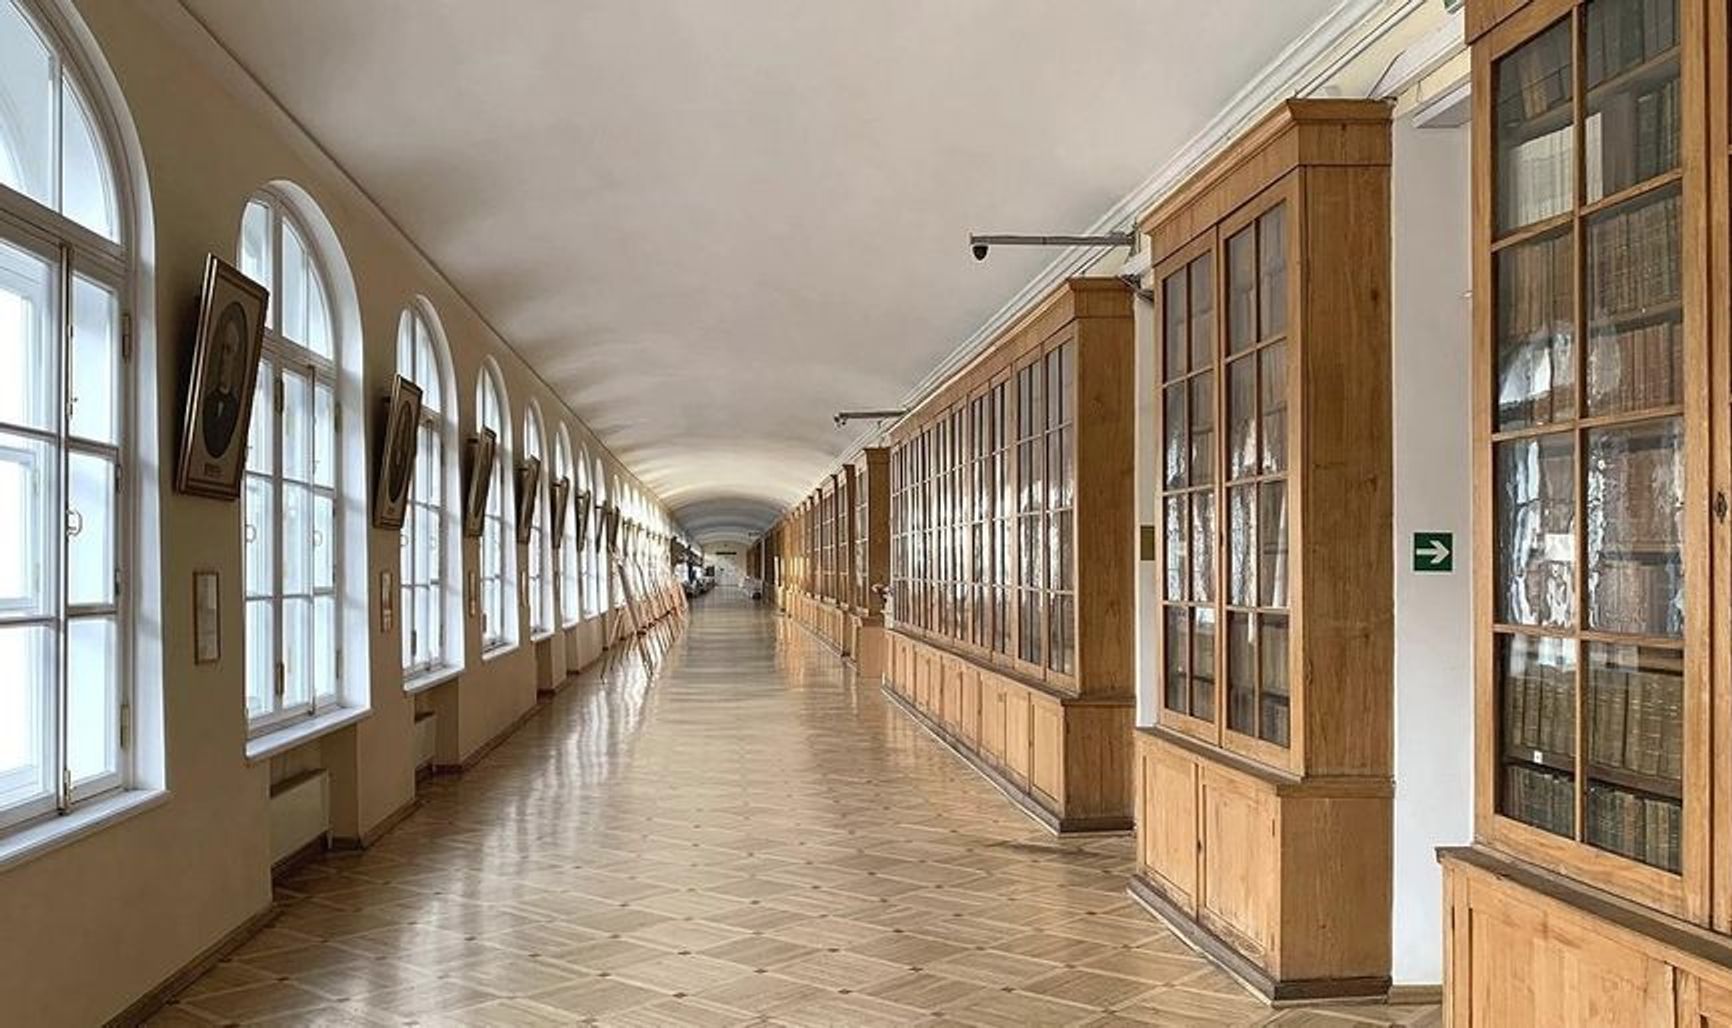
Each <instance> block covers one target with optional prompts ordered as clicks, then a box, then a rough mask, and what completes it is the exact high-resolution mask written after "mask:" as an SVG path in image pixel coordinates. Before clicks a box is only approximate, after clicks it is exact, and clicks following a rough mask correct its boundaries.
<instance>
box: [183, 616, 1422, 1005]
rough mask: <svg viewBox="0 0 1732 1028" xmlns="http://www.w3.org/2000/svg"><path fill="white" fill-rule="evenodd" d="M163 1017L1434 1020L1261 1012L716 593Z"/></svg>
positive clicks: (310, 871)
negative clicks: (675, 630)
mask: <svg viewBox="0 0 1732 1028" xmlns="http://www.w3.org/2000/svg"><path fill="white" fill-rule="evenodd" d="M619 652H622V653H623V654H624V655H622V656H617V657H615V658H613V659H612V660H611V661H609V662H606V663H604V665H603V666H602V667H601V668H599V669H598V670H596V671H594V672H591V673H588V674H586V675H585V676H583V677H582V678H581V679H579V680H578V681H577V682H575V683H574V684H573V685H571V686H570V687H568V688H567V689H566V690H564V691H563V692H562V693H560V694H559V695H558V696H557V697H555V698H554V699H553V700H552V701H551V702H549V703H547V704H545V705H544V706H543V707H542V708H541V709H540V710H538V711H537V712H536V714H535V715H534V716H533V718H532V719H531V720H530V721H529V722H528V723H526V724H525V725H524V727H522V728H521V729H519V730H518V731H517V732H516V733H515V734H514V735H513V736H511V737H510V738H509V739H507V740H506V741H505V743H504V744H503V745H501V746H500V747H499V748H498V749H496V750H495V751H494V752H493V753H492V754H490V755H489V756H488V757H487V758H486V759H485V760H483V761H482V762H481V763H480V764H479V765H478V766H477V767H475V768H474V769H473V770H471V771H469V772H468V773H466V774H464V775H462V776H460V777H449V778H435V779H433V780H431V781H430V782H428V783H427V784H426V785H425V786H424V788H423V797H424V800H425V802H424V803H423V804H422V806H421V807H420V808H419V810H417V812H416V813H415V814H414V815H413V816H412V817H410V818H409V819H408V820H407V821H405V822H404V823H403V824H402V825H400V826H399V827H398V828H396V829H395V830H394V831H393V832H391V833H390V834H389V835H388V836H387V837H386V838H385V839H383V840H382V841H381V842H379V843H378V844H377V845H376V846H374V847H373V848H372V849H370V850H368V851H366V852H364V853H359V854H331V855H329V856H326V857H324V858H322V859H320V860H318V861H317V862H315V863H313V864H311V865H310V866H307V867H305V868H303V869H301V870H299V871H298V872H296V873H295V874H293V875H292V876H291V877H289V878H287V879H286V880H285V881H283V882H282V883H281V884H280V887H279V890H278V893H279V895H278V899H279V902H280V914H279V916H277V917H276V919H275V920H274V922H273V923H272V924H271V925H270V926H269V927H268V928H266V929H265V930H264V931H263V932H262V933H261V934H259V935H258V936H256V937H254V938H253V939H252V940H250V941H249V942H247V943H246V944H245V945H243V946H242V947H241V948H240V949H239V950H238V951H236V952H235V953H234V954H233V955H232V956H231V957H230V958H229V959H227V960H225V961H224V962H222V963H221V964H219V965H218V966H217V967H215V968H214V969H213V970H211V971H210V972H209V973H207V974H206V975H205V976H204V977H203V978H202V979H200V980H199V981H198V982H196V983H195V984H194V985H192V986H191V987H190V988H188V989H186V990H185V991H184V992H183V993H182V994H180V995H179V996H178V997H177V999H176V1001H175V1002H174V1003H173V1004H172V1005H170V1006H169V1007H167V1008H166V1009H164V1010H163V1011H162V1012H161V1014H159V1015H158V1017H157V1018H156V1019H155V1020H154V1021H153V1022H152V1023H154V1024H158V1025H165V1026H167V1025H203V1024H231V1023H244V1024H285V1025H287V1024H297V1025H299V1024H338V1025H371V1024H381V1025H387V1024H404V1023H416V1024H426V1025H447V1024H452V1025H556V1024H573V1023H578V1022H586V1021H593V1022H595V1023H601V1024H609V1025H733V1024H748V1023H769V1024H789V1025H893V1024H915V1023H919V1024H941V1023H949V1024H968V1025H979V1026H990V1025H1071V1024H1095V1025H1111V1024H1124V1025H1130V1024H1165V1025H1213V1024H1235V1025H1237V1024H1264V1023H1275V1024H1283V1025H1301V1024H1303V1025H1351V1024H1367V1023H1370V1024H1388V1023H1399V1024H1432V1023H1435V1022H1436V1012H1435V1010H1434V1009H1430V1008H1393V1007H1381V1006H1367V1007H1357V1008H1344V1009H1343V1010H1341V1011H1340V1012H1338V1013H1337V1012H1322V1011H1317V1010H1308V1011H1290V1012H1286V1013H1279V1012H1273V1013H1272V1012H1271V1011H1269V1010H1268V1009H1267V1008H1265V1007H1263V1006H1261V1005H1260V1004H1259V1003H1257V1002H1256V1001H1254V1000H1253V999H1251V998H1250V997H1249V996H1247V995H1246V994H1245V993H1244V992H1243V991H1242V990H1241V989H1240V988H1239V987H1238V986H1237V985H1236V984H1235V983H1234V982H1233V981H1232V980H1231V979H1229V978H1228V977H1227V976H1226V975H1224V974H1223V973H1222V972H1220V971H1218V970H1216V969H1214V968H1213V967H1212V966H1211V965H1209V964H1208V963H1206V962H1205V961H1204V960H1203V959H1201V958H1200V957H1198V956H1197V955H1195V954H1193V953H1192V952H1191V951H1189V950H1188V949H1186V947H1185V946H1184V945H1183V944H1182V943H1181V942H1179V941H1178V939H1177V938H1176V937H1174V936H1173V935H1172V934H1171V933H1169V932H1168V931H1166V930H1165V929H1164V928H1163V927H1162V926H1161V925H1160V924H1159V923H1158V922H1156V921H1154V920H1152V919H1151V918H1150V917H1149V916H1147V915H1146V914H1145V913H1143V912H1142V911H1141V910H1140V909H1139V908H1137V907H1136V906H1135V905H1134V904H1133V903H1132V902H1131V901H1130V900H1129V899H1128V898H1127V896H1126V893H1125V882H1126V876H1127V874H1128V872H1129V866H1130V860H1131V842H1130V840H1129V838H1127V837H1122V836H1120V837H1096V838H1082V839H1075V840H1066V841H1062V842H1060V841H1055V840H1054V839H1053V838H1052V837H1051V836H1050V835H1048V834H1047V833H1046V832H1045V831H1043V830H1042V829H1040V828H1039V827H1037V826H1036V825H1035V824H1034V823H1033V822H1031V821H1029V820H1028V819H1026V818H1025V817H1024V816H1023V815H1022V814H1020V813H1018V812H1017V810H1016V808H1015V807H1013V805H1012V804H1011V803H1009V802H1008V801H1006V800H1005V799H1004V798H1003V797H1002V796H1000V795H999V794H998V793H997V792H996V791H995V790H994V789H993V788H992V787H991V786H990V785H989V784H988V783H986V782H985V781H984V780H982V779H981V778H979V777H978V776H977V775H976V774H974V773H973V772H972V771H971V770H969V769H968V768H967V767H965V766H964V765H963V764H962V763H961V762H959V761H958V760H957V759H955V758H954V757H953V756H952V755H951V754H950V753H949V752H948V751H947V750H946V749H945V748H944V747H942V746H941V745H940V744H939V743H937V742H936V741H935V740H933V739H932V738H931V737H929V736H928V735H926V734H925V733H924V732H923V731H922V730H921V729H919V728H918V727H917V726H916V725H915V724H914V723H913V722H912V721H911V720H910V719H909V718H908V717H907V716H906V715H904V714H902V713H900V712H899V711H897V710H895V709H894V708H893V707H892V706H891V705H890V704H889V703H887V702H886V701H885V700H884V699H883V697H882V696H881V694H880V692H879V690H878V687H877V685H876V684H875V683H867V682H865V681H861V680H857V679H856V677H855V676H854V674H853V673H852V671H850V670H848V669H847V668H846V667H845V666H844V664H843V663H842V662H841V661H840V660H838V659H837V658H836V657H835V656H834V655H833V654H832V653H831V652H830V651H828V650H827V649H825V648H824V647H823V646H822V645H821V644H819V643H818V642H817V641H815V640H814V639H813V638H812V637H811V636H809V635H807V634H806V633H805V632H804V631H803V630H801V629H799V628H797V627H795V626H793V625H792V624H791V623H790V622H788V621H787V620H786V619H784V618H778V617H776V616H775V615H774V613H773V611H772V610H771V609H770V608H767V607H765V606H763V605H758V604H753V603H751V602H750V601H748V600H745V599H743V598H740V597H739V594H737V593H733V592H732V591H729V590H724V591H722V592H720V593H717V594H715V595H712V596H710V597H708V598H705V599H703V600H701V601H699V602H698V603H697V605H696V608H695V610H694V612H693V614H692V617H691V620H690V624H689V627H688V629H687V632H686V634H685V636H684V637H683V638H681V639H679V640H677V641H676V642H675V643H673V644H672V645H671V646H670V647H668V648H667V651H666V652H665V654H662V655H661V656H660V657H659V658H658V659H657V661H656V665H655V666H654V673H653V674H651V673H649V671H648V670H647V668H648V665H646V660H647V659H649V655H647V654H639V653H633V652H631V651H627V650H623V648H622V650H621V651H619Z"/></svg>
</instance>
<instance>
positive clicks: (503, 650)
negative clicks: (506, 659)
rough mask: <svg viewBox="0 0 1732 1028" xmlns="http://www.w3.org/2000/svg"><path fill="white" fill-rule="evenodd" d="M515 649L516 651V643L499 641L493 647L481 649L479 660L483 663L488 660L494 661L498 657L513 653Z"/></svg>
mask: <svg viewBox="0 0 1732 1028" xmlns="http://www.w3.org/2000/svg"><path fill="white" fill-rule="evenodd" d="M516 651H517V644H516V643H514V642H511V643H500V644H499V645H497V646H495V647H493V648H492V649H490V650H482V651H481V662H482V663H484V664H485V663H488V662H490V661H495V660H498V659H499V658H500V657H503V656H505V655H506V654H508V653H515V652H516Z"/></svg>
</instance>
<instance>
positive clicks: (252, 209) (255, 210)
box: [240, 200, 277, 318]
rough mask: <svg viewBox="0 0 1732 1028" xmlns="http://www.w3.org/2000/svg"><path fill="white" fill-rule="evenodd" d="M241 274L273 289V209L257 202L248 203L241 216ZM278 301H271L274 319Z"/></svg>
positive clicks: (273, 299)
mask: <svg viewBox="0 0 1732 1028" xmlns="http://www.w3.org/2000/svg"><path fill="white" fill-rule="evenodd" d="M240 258H241V269H240V270H241V274H243V275H245V276H246V277H248V278H250V279H252V280H253V281H254V282H257V283H258V284H259V285H262V286H264V287H265V288H266V289H271V288H272V286H273V283H272V282H271V267H272V254H271V209H270V208H269V207H266V206H265V205H264V204H262V203H260V202H259V201H257V200H252V201H249V202H248V203H247V209H246V212H245V213H243V214H242V215H241V252H240ZM276 305H277V304H276V300H275V298H274V297H273V298H272V300H271V307H272V308H273V310H272V314H271V316H272V318H275V316H276V314H275V310H274V308H275V307H276Z"/></svg>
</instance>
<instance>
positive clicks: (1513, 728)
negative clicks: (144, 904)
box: [1503, 664, 1576, 756]
mask: <svg viewBox="0 0 1732 1028" xmlns="http://www.w3.org/2000/svg"><path fill="white" fill-rule="evenodd" d="M1575 690H1576V675H1575V672H1574V671H1573V670H1570V669H1567V668H1562V667H1558V666H1556V665H1549V664H1530V665H1529V666H1528V667H1527V668H1525V669H1524V670H1523V671H1521V672H1520V673H1517V674H1512V675H1510V676H1508V677H1506V678H1505V679H1504V683H1503V731H1504V745H1505V747H1506V748H1508V749H1511V750H1545V751H1547V752H1549V753H1554V754H1559V755H1562V756H1569V755H1570V754H1573V753H1575V752H1576V699H1575V696H1576V693H1575Z"/></svg>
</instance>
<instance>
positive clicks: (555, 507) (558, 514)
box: [547, 478, 571, 550]
mask: <svg viewBox="0 0 1732 1028" xmlns="http://www.w3.org/2000/svg"><path fill="white" fill-rule="evenodd" d="M547 498H548V503H549V504H550V506H549V508H548V509H549V511H550V512H551V516H550V517H549V519H548V524H547V528H548V531H549V532H550V533H552V536H553V548H554V549H556V550H559V549H563V548H564V547H565V515H566V509H567V508H568V507H570V506H571V479H569V478H561V479H559V480H558V481H557V482H554V483H553V485H552V486H551V487H550V488H549V489H548V492H547Z"/></svg>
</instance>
